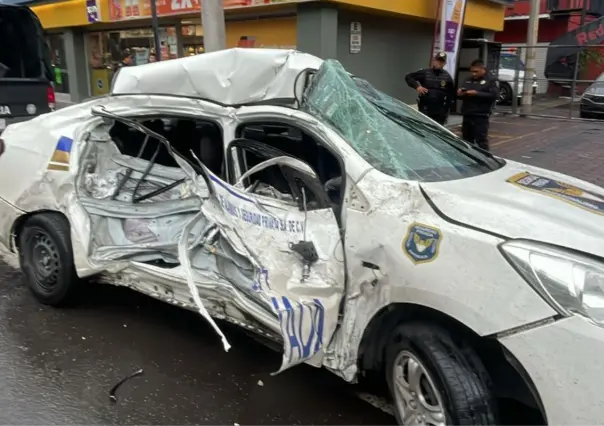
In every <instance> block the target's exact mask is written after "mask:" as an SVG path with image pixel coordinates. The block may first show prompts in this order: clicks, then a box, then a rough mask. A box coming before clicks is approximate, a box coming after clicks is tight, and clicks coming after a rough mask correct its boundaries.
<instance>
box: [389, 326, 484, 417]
mask: <svg viewBox="0 0 604 426" xmlns="http://www.w3.org/2000/svg"><path fill="white" fill-rule="evenodd" d="M386 379H387V381H388V385H389V388H390V392H391V395H392V397H393V400H394V406H395V415H396V418H397V421H398V423H399V424H402V425H443V426H444V425H495V424H496V415H495V412H496V405H495V402H494V399H493V397H492V395H491V392H490V386H489V382H490V380H489V378H488V374H487V373H486V370H485V369H484V367H483V365H482V363H481V362H480V359H479V358H478V356H476V355H475V353H474V352H473V351H472V350H471V348H469V347H463V348H462V347H460V346H458V345H457V344H456V343H455V342H454V341H453V339H452V338H451V336H450V335H449V333H448V332H447V331H446V330H444V329H442V328H440V327H438V326H434V325H431V324H427V323H419V322H418V323H408V324H402V325H400V326H399V327H398V328H397V329H396V330H395V331H394V333H393V336H392V339H391V341H390V344H389V345H388V348H387V350H386Z"/></svg>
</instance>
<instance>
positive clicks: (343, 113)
mask: <svg viewBox="0 0 604 426" xmlns="http://www.w3.org/2000/svg"><path fill="white" fill-rule="evenodd" d="M301 109H302V110H304V111H306V112H308V113H310V114H312V115H314V116H315V117H318V118H319V119H321V120H322V121H324V122H325V123H326V124H328V125H330V126H331V127H332V128H333V129H334V130H335V131H337V132H338V133H339V134H341V135H342V136H343V137H344V138H345V139H346V140H347V141H348V143H350V145H351V146H352V147H353V148H354V149H355V150H356V151H357V152H358V153H359V155H361V156H362V157H363V158H364V159H365V160H366V161H367V162H368V163H369V164H371V165H372V166H373V167H375V168H376V169H378V170H379V171H381V172H383V173H386V174H388V175H390V176H393V177H397V178H400V179H406V180H416V181H421V182H438V181H445V180H454V179H461V178H465V177H470V176H476V175H480V174H484V173H488V172H490V171H492V170H495V169H498V168H499V167H501V166H502V165H503V164H504V163H503V161H502V160H499V159H496V158H494V157H493V156H491V155H490V154H488V153H485V152H484V151H481V150H478V149H476V148H474V147H472V146H470V145H469V144H467V143H466V142H464V141H463V140H461V139H460V138H458V137H457V136H455V135H453V134H451V133H450V132H447V131H446V130H443V129H442V128H441V127H440V126H438V125H437V124H435V123H434V122H433V121H432V120H430V119H428V118H427V117H425V116H424V115H423V114H421V113H420V112H418V111H416V110H414V109H413V108H411V107H409V106H408V105H406V104H404V103H403V102H401V101H398V100H397V99H394V98H392V97H390V96H388V95H386V94H385V93H382V92H380V91H378V90H376V89H375V88H373V86H371V85H370V84H369V83H368V82H367V81H365V80H362V79H359V78H356V77H353V76H351V75H350V74H348V72H347V71H346V70H345V69H344V68H343V67H342V65H340V63H339V62H337V61H334V60H328V61H325V62H324V64H323V66H322V67H321V68H320V69H319V71H318V72H317V74H316V75H315V76H314V78H313V80H312V83H311V86H310V87H309V89H308V91H307V92H306V94H305V98H304V101H303V104H302V108H301Z"/></svg>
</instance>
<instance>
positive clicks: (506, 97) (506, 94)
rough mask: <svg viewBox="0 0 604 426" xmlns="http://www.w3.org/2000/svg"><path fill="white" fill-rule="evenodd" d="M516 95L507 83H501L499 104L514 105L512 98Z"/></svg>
mask: <svg viewBox="0 0 604 426" xmlns="http://www.w3.org/2000/svg"><path fill="white" fill-rule="evenodd" d="M513 96H514V93H513V91H512V87H511V86H510V85H509V84H508V83H505V82H500V83H499V103H500V104H502V105H510V104H511V103H512V97H513Z"/></svg>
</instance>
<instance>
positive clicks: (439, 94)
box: [405, 52, 456, 125]
mask: <svg viewBox="0 0 604 426" xmlns="http://www.w3.org/2000/svg"><path fill="white" fill-rule="evenodd" d="M446 63H447V54H446V53H445V52H440V53H438V54H437V55H436V56H435V57H434V58H433V59H432V67H431V68H424V69H421V70H419V71H415V72H412V73H409V74H407V76H406V77H405V81H406V82H407V84H408V85H409V87H411V88H413V89H415V90H416V91H417V93H418V94H419V96H418V100H417V106H418V109H419V110H420V111H421V112H422V113H423V114H425V115H427V116H428V117H430V118H431V119H432V120H434V121H436V122H437V123H439V124H442V125H444V124H445V123H446V121H447V117H448V115H449V110H450V109H451V105H452V104H453V102H455V99H456V97H455V83H454V82H453V78H452V77H451V74H449V72H448V71H447V70H445V69H444V66H445V64H446Z"/></svg>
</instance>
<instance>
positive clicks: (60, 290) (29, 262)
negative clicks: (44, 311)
mask: <svg viewBox="0 0 604 426" xmlns="http://www.w3.org/2000/svg"><path fill="white" fill-rule="evenodd" d="M18 247H19V260H20V263H21V270H22V271H23V273H24V274H25V277H26V279H27V284H28V286H29V289H30V290H31V292H32V293H33V295H34V297H35V298H36V299H37V300H38V301H39V302H40V303H43V304H45V305H51V306H63V305H66V304H69V303H70V302H72V301H73V296H74V295H75V291H76V289H77V286H78V284H79V278H78V275H77V273H76V270H75V266H74V263H73V250H72V248H71V236H70V230H69V222H68V221H67V219H66V218H65V216H63V215H62V214H60V213H40V214H36V215H34V216H32V217H30V218H29V219H27V220H26V222H25V223H24V224H23V226H22V227H21V230H20V232H19V235H18Z"/></svg>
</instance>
